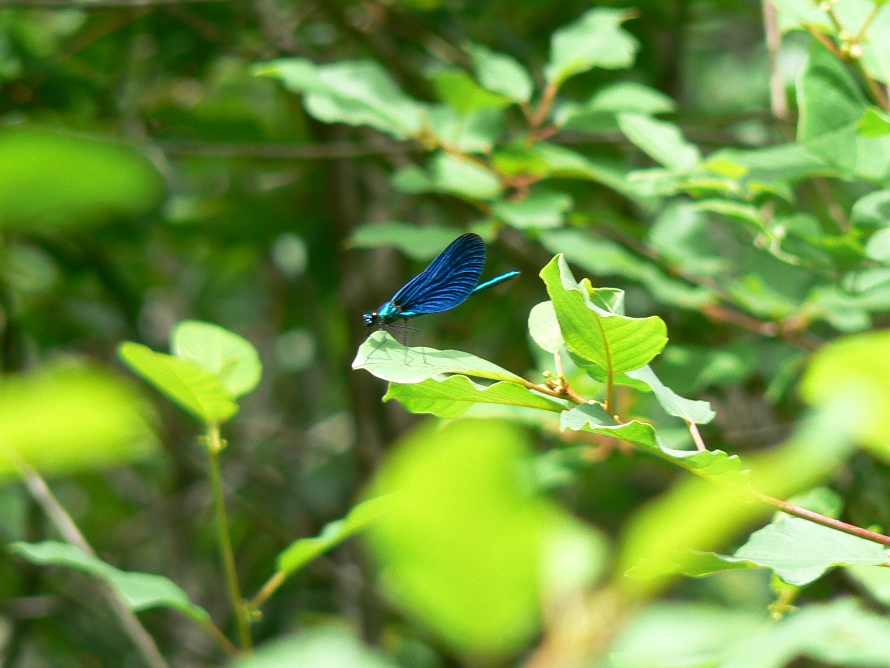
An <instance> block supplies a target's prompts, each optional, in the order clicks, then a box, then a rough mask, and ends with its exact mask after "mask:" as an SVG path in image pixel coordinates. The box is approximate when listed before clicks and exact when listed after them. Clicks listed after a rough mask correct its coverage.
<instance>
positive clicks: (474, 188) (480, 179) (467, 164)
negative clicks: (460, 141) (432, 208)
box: [430, 153, 501, 200]
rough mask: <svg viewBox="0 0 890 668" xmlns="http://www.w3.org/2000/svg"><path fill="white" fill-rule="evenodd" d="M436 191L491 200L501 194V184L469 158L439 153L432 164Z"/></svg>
mask: <svg viewBox="0 0 890 668" xmlns="http://www.w3.org/2000/svg"><path fill="white" fill-rule="evenodd" d="M430 174H431V176H432V183H433V186H434V187H435V189H436V190H439V191H441V192H447V193H453V194H455V195H461V196H463V197H469V198H471V199H481V200H491V199H496V198H497V197H498V196H499V195H500V194H501V182H500V181H499V180H498V177H497V176H495V174H493V173H492V172H491V171H489V170H488V169H487V168H486V167H483V166H482V165H480V164H479V163H477V162H474V161H473V160H470V159H469V158H462V157H461V158H459V157H455V156H453V155H449V154H447V153H437V154H436V156H435V157H434V158H433V160H432V162H431V164H430Z"/></svg>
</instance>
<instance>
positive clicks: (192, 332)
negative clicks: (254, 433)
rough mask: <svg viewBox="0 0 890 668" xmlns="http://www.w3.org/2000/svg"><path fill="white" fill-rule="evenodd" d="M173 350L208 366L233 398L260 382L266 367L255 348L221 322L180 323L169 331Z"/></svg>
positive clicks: (190, 359) (186, 358)
mask: <svg viewBox="0 0 890 668" xmlns="http://www.w3.org/2000/svg"><path fill="white" fill-rule="evenodd" d="M170 350H171V351H172V352H173V354H174V355H175V356H176V357H179V358H180V359H185V360H189V361H191V362H195V363H197V364H199V365H201V366H202V367H204V368H205V369H207V370H208V371H209V372H210V373H212V374H213V375H214V376H216V377H217V378H218V379H219V380H220V382H222V384H223V385H225V387H226V389H227V390H228V391H229V392H230V393H231V395H232V396H233V397H240V396H241V395H243V394H247V393H248V392H250V391H251V390H252V389H253V388H255V387H256V386H257V384H258V383H259V382H260V375H261V374H262V371H263V367H262V365H261V364H260V356H259V353H257V350H256V348H254V347H253V344H252V343H251V342H250V341H248V340H247V339H245V338H243V337H240V336H238V335H237V334H234V333H232V332H230V331H228V330H226V329H223V328H222V327H219V326H218V325H212V324H210V323H206V322H199V321H197V320H183V321H181V322H179V323H177V325H176V327H174V328H173V331H172V332H171V334H170Z"/></svg>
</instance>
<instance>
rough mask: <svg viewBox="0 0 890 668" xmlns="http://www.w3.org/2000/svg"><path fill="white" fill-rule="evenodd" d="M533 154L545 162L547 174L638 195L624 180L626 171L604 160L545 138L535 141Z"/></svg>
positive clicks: (633, 195) (628, 194)
mask: <svg viewBox="0 0 890 668" xmlns="http://www.w3.org/2000/svg"><path fill="white" fill-rule="evenodd" d="M533 153H534V155H535V156H536V158H537V159H538V160H540V161H541V162H540V164H543V165H544V173H545V174H547V175H548V176H551V177H553V178H564V179H584V180H589V181H596V182H597V183H602V184H603V185H604V186H608V187H609V188H612V189H613V190H615V191H616V192H619V193H621V194H622V195H624V196H625V197H628V198H630V199H638V198H639V194H638V193H637V192H636V191H635V190H634V189H633V187H632V186H630V185H629V184H628V182H627V172H626V171H624V170H622V169H620V168H619V167H616V166H614V165H611V164H607V163H606V162H605V161H602V160H596V159H595V158H592V157H588V156H585V155H583V154H581V153H578V152H577V151H573V150H572V149H570V148H566V147H565V146H560V145H559V144H553V143H551V142H545V141H540V142H537V143H536V144H535V146H534V148H533ZM536 164H538V163H536Z"/></svg>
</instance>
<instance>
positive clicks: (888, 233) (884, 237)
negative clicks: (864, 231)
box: [865, 227, 890, 262]
mask: <svg viewBox="0 0 890 668" xmlns="http://www.w3.org/2000/svg"><path fill="white" fill-rule="evenodd" d="M865 254H866V255H867V256H868V257H870V258H871V259H872V260H877V261H878V262H888V261H890V227H885V228H884V229H883V230H878V231H877V232H875V233H874V234H873V235H871V238H869V240H868V243H866V244H865Z"/></svg>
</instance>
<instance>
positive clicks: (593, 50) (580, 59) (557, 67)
mask: <svg viewBox="0 0 890 668" xmlns="http://www.w3.org/2000/svg"><path fill="white" fill-rule="evenodd" d="M635 15H636V12H635V11H633V10H627V9H611V8H605V7H597V8H596V9H591V10H589V11H588V12H587V13H586V14H584V15H583V16H582V17H581V18H580V19H578V20H577V21H575V22H574V23H570V24H569V25H567V26H565V27H564V28H560V29H559V30H557V31H556V32H555V33H553V36H552V38H551V40H550V62H549V63H548V64H547V66H546V67H545V68H544V75H545V76H546V78H547V83H549V84H551V85H555V86H559V85H561V84H562V82H564V81H565V80H566V79H568V78H569V77H571V76H573V75H575V74H579V73H581V72H586V71H587V70H589V69H591V68H593V67H602V68H606V69H624V68H626V67H630V66H631V65H632V64H633V61H634V57H635V56H636V53H637V49H638V48H639V43H638V42H637V40H636V38H635V37H634V36H633V35H631V34H630V33H629V32H627V31H626V30H624V29H623V28H622V27H621V24H622V23H624V22H625V21H627V20H628V19H630V18H633V17H634V16H635Z"/></svg>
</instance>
